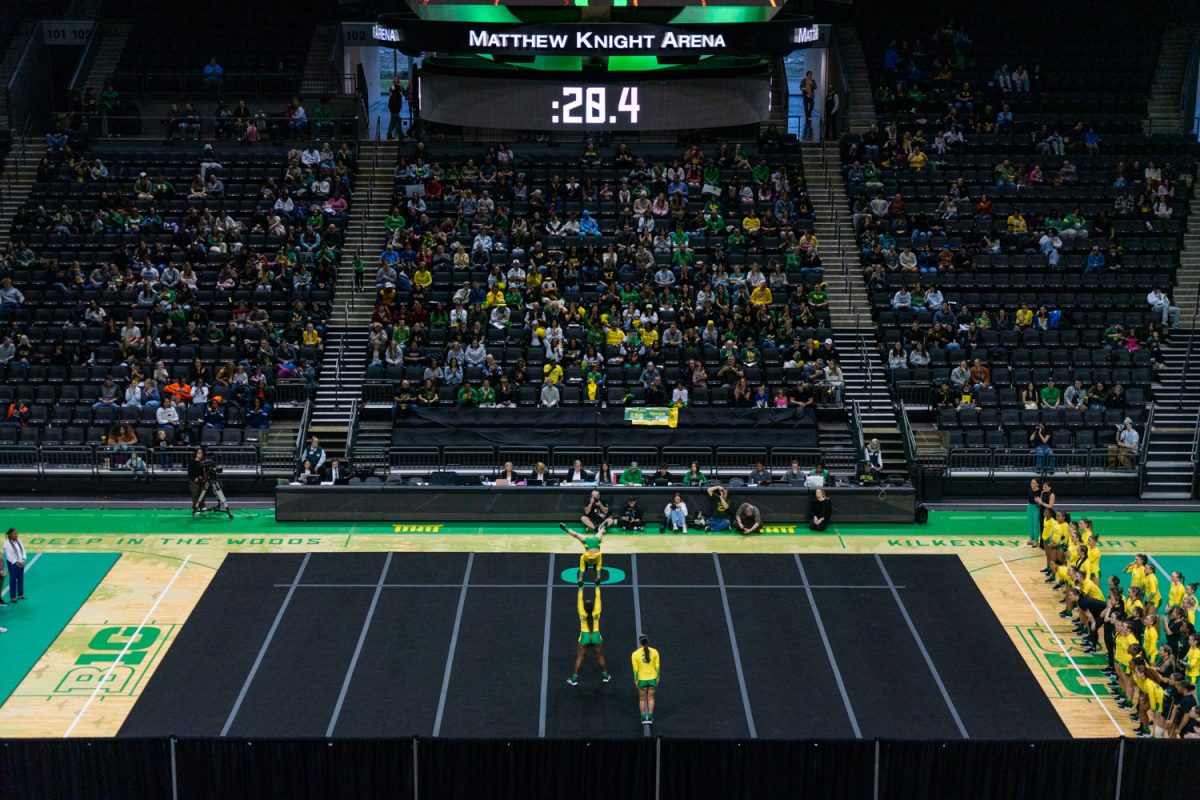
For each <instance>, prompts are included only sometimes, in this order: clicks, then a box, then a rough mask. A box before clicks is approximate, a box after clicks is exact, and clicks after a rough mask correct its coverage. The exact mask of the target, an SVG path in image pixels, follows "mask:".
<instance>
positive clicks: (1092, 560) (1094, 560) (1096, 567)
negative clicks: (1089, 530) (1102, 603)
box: [1083, 545, 1104, 599]
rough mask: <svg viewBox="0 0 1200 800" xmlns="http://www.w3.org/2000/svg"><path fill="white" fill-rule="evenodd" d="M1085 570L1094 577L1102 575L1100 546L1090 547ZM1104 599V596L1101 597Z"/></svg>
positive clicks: (1084, 564) (1084, 566) (1084, 565)
mask: <svg viewBox="0 0 1200 800" xmlns="http://www.w3.org/2000/svg"><path fill="white" fill-rule="evenodd" d="M1083 571H1084V572H1086V573H1087V574H1088V575H1090V576H1091V577H1093V578H1098V577H1100V546H1099V545H1096V546H1095V547H1089V548H1088V554H1087V560H1086V561H1084V562H1083ZM1101 599H1104V598H1101Z"/></svg>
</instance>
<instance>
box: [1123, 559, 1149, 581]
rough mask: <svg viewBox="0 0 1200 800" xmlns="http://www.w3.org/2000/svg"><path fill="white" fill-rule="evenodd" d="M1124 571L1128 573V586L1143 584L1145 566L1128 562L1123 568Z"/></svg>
mask: <svg viewBox="0 0 1200 800" xmlns="http://www.w3.org/2000/svg"><path fill="white" fill-rule="evenodd" d="M1125 571H1126V572H1128V573H1129V585H1130V586H1142V585H1143V584H1145V583H1146V568H1145V567H1142V566H1139V565H1137V564H1130V565H1129V566H1128V567H1126V568H1125Z"/></svg>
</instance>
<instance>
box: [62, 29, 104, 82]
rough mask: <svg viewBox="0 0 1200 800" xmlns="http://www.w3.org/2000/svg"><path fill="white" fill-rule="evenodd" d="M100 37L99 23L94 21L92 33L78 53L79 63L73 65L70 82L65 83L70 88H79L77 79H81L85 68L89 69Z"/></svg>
mask: <svg viewBox="0 0 1200 800" xmlns="http://www.w3.org/2000/svg"><path fill="white" fill-rule="evenodd" d="M99 38H100V23H99V22H95V23H94V27H93V28H92V35H91V36H89V37H88V40H87V44H85V45H84V46H83V52H82V53H80V54H79V63H78V64H77V65H76V66H75V72H74V74H72V75H71V82H70V83H69V84H67V87H68V88H70V89H76V88H79V81H80V80H82V79H83V73H84V70H85V68H86V69H87V70H89V71H90V70H91V68H92V60H93V59H94V58H95V56H96V41H97V40H98V39H99Z"/></svg>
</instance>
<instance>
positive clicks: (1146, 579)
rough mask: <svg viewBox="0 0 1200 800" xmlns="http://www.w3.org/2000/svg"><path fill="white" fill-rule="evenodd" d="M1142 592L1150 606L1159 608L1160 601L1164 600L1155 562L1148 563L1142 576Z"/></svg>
mask: <svg viewBox="0 0 1200 800" xmlns="http://www.w3.org/2000/svg"><path fill="white" fill-rule="evenodd" d="M1142 594H1143V596H1144V597H1145V598H1146V605H1148V606H1150V608H1153V609H1157V608H1158V605H1159V603H1161V602H1162V595H1161V594H1159V593H1158V572H1157V571H1156V570H1155V569H1154V565H1153V564H1146V570H1145V574H1144V575H1143V577H1142Z"/></svg>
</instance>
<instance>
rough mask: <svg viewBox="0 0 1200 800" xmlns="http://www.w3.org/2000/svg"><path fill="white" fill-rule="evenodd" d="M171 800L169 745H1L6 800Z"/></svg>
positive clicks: (0, 791) (0, 790) (0, 787)
mask: <svg viewBox="0 0 1200 800" xmlns="http://www.w3.org/2000/svg"><path fill="white" fill-rule="evenodd" d="M130 797H139V798H147V800H149V798H155V799H156V800H157V799H158V798H162V799H163V800H169V798H170V797H171V745H170V742H169V741H168V740H166V739H7V740H5V741H3V742H0V798H3V800H24V798H29V800H34V798H36V800H126V799H127V798H130Z"/></svg>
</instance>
